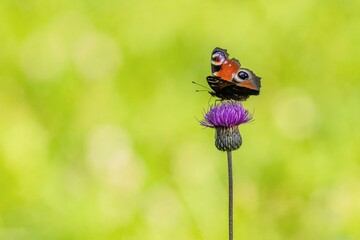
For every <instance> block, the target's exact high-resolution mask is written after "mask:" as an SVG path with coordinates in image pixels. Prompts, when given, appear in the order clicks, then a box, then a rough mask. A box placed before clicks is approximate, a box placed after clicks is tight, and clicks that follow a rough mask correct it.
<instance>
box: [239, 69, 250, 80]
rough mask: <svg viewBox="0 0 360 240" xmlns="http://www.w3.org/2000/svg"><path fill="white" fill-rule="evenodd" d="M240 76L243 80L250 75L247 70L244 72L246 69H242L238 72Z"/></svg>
mask: <svg viewBox="0 0 360 240" xmlns="http://www.w3.org/2000/svg"><path fill="white" fill-rule="evenodd" d="M238 76H239V78H240V79H242V80H245V79H247V78H248V77H249V75H248V74H247V73H246V72H244V71H240V72H239V73H238Z"/></svg>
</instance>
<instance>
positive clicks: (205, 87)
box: [191, 81, 211, 91]
mask: <svg viewBox="0 0 360 240" xmlns="http://www.w3.org/2000/svg"><path fill="white" fill-rule="evenodd" d="M191 82H192V83H193V84H195V85H198V86H200V87H202V88H205V89H208V90H210V91H211V89H210V88H209V87H207V86H204V85H202V84H200V83H197V82H194V81H191ZM197 91H198V90H197ZM204 91H205V90H204Z"/></svg>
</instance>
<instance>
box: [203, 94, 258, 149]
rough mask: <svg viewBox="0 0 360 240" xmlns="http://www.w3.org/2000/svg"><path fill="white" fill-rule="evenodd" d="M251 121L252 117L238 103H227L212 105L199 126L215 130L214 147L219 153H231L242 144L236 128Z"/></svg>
mask: <svg viewBox="0 0 360 240" xmlns="http://www.w3.org/2000/svg"><path fill="white" fill-rule="evenodd" d="M251 120H252V115H251V114H250V113H249V111H248V110H246V109H244V107H243V106H242V104H241V103H240V102H234V101H228V102H221V103H220V104H214V105H212V106H211V107H210V109H209V111H208V112H207V113H206V114H205V116H204V119H203V120H202V121H200V124H201V125H202V126H205V127H209V128H215V129H216V133H215V145H216V147H217V148H218V149H219V150H221V151H233V150H236V149H238V148H239V147H240V146H241V144H242V139H241V135H240V132H239V128H238V126H239V125H240V124H244V123H247V122H249V121H251Z"/></svg>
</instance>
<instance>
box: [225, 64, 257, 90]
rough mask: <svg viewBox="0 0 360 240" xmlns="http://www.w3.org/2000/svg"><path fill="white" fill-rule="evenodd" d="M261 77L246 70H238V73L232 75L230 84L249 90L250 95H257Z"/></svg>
mask: <svg viewBox="0 0 360 240" xmlns="http://www.w3.org/2000/svg"><path fill="white" fill-rule="evenodd" d="M260 80H261V77H258V76H256V74H255V73H254V72H253V71H251V70H250V69H247V68H240V69H239V71H238V72H237V73H236V74H235V75H234V77H233V79H232V82H234V83H236V85H237V86H239V87H243V88H246V89H249V90H251V91H250V92H252V93H257V94H251V95H258V94H259V92H260V87H261V82H260Z"/></svg>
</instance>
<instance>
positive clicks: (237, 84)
mask: <svg viewBox="0 0 360 240" xmlns="http://www.w3.org/2000/svg"><path fill="white" fill-rule="evenodd" d="M211 72H212V76H208V77H207V78H206V80H207V82H208V84H209V86H210V88H211V89H212V90H213V91H212V92H209V93H210V94H211V95H212V96H215V97H218V98H220V99H221V100H236V101H245V100H246V99H247V98H248V97H249V96H250V95H259V93H260V86H261V83H260V79H261V78H260V77H258V76H256V75H255V73H254V72H253V71H251V70H250V69H247V68H242V67H241V64H240V62H239V61H238V60H237V59H235V58H231V59H229V54H228V53H227V50H226V49H222V48H218V47H217V48H215V49H214V50H213V51H212V53H211Z"/></svg>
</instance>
